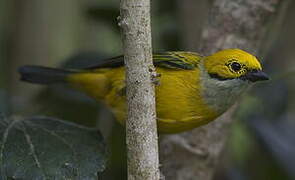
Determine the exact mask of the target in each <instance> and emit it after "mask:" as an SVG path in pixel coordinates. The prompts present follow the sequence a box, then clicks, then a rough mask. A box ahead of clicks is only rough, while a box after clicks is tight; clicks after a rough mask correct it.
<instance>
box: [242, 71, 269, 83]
mask: <svg viewBox="0 0 295 180" xmlns="http://www.w3.org/2000/svg"><path fill="white" fill-rule="evenodd" d="M243 79H245V80H249V81H251V82H256V81H265V80H269V79H270V78H269V77H268V75H267V74H266V73H264V72H263V71H261V70H252V71H249V72H247V73H246V74H245V75H244V77H243Z"/></svg>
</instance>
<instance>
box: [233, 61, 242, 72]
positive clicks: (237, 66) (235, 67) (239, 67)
mask: <svg viewBox="0 0 295 180" xmlns="http://www.w3.org/2000/svg"><path fill="white" fill-rule="evenodd" d="M230 66H231V68H232V70H234V71H235V72H238V71H240V70H241V68H242V66H241V64H240V63H237V62H233V63H232V64H231V65H230Z"/></svg>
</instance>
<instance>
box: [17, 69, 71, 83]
mask: <svg viewBox="0 0 295 180" xmlns="http://www.w3.org/2000/svg"><path fill="white" fill-rule="evenodd" d="M18 71H19V73H20V75H21V78H20V79H21V80H22V81H26V82H30V83H36V84H55V83H64V82H66V77H67V76H68V75H70V74H73V73H75V71H71V70H63V69H56V68H48V67H42V66H22V67H20V68H19V70H18Z"/></svg>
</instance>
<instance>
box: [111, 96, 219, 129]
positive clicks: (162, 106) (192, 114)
mask: <svg viewBox="0 0 295 180" xmlns="http://www.w3.org/2000/svg"><path fill="white" fill-rule="evenodd" d="M109 106H110V108H111V110H112V112H113V113H114V115H115V117H116V120H117V121H119V122H120V124H122V125H125V121H126V101H125V98H121V97H120V98H117V99H116V100H115V101H113V103H111V104H109ZM156 107H157V128H158V132H159V133H179V132H183V131H188V130H192V129H194V128H196V127H199V126H202V125H205V124H207V123H209V122H210V121H212V120H214V119H215V118H216V117H217V116H218V114H216V113H214V112H213V111H211V110H210V109H207V108H206V106H204V105H202V106H201V105H196V106H194V107H191V106H189V107H188V106H186V105H184V104H183V105H182V106H180V105H178V104H177V103H176V104H171V103H170V105H168V104H166V103H165V102H162V101H159V100H157V101H156Z"/></svg>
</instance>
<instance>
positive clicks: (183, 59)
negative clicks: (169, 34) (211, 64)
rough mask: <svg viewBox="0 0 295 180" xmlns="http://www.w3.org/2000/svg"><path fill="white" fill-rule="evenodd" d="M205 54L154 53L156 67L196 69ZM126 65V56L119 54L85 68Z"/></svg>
mask: <svg viewBox="0 0 295 180" xmlns="http://www.w3.org/2000/svg"><path fill="white" fill-rule="evenodd" d="M202 57H203V56H201V55H199V54H197V53H192V52H181V51H174V52H173V51H171V52H163V53H157V54H154V55H153V62H154V65H155V66H156V67H164V68H169V69H186V70H190V69H194V68H195V67H197V65H198V63H199V61H200V60H201V59H202ZM121 66H124V57H123V56H117V57H114V58H111V59H106V60H104V61H100V62H98V63H97V64H96V65H94V66H91V67H86V68H85V69H99V68H116V67H121Z"/></svg>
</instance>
